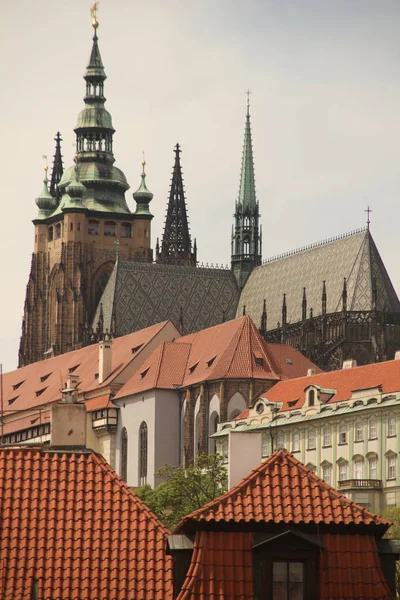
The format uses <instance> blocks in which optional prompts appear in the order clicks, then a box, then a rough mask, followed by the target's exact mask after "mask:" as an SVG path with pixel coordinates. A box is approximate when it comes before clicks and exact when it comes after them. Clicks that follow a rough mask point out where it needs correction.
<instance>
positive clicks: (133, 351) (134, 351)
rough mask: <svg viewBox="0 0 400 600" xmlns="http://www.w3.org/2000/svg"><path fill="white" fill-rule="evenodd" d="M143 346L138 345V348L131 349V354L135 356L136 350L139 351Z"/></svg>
mask: <svg viewBox="0 0 400 600" xmlns="http://www.w3.org/2000/svg"><path fill="white" fill-rule="evenodd" d="M142 346H143V344H139V346H135V347H134V348H132V354H136V352H137V351H138V350H140V348H141V347H142Z"/></svg>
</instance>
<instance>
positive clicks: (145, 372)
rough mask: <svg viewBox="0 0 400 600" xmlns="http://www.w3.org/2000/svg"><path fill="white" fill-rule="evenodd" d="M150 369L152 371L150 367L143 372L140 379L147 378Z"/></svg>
mask: <svg viewBox="0 0 400 600" xmlns="http://www.w3.org/2000/svg"><path fill="white" fill-rule="evenodd" d="M149 369H150V367H147V369H145V370H144V371H142V372H141V373H140V378H141V379H144V378H145V377H146V375H147V373H148V372H149Z"/></svg>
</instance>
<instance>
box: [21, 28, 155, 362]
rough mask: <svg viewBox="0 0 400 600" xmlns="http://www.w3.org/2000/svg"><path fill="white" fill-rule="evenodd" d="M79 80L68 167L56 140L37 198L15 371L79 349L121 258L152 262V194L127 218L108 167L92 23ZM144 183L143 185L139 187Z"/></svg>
mask: <svg viewBox="0 0 400 600" xmlns="http://www.w3.org/2000/svg"><path fill="white" fill-rule="evenodd" d="M93 28H94V36H93V45H92V51H91V55H90V59H89V64H88V67H87V69H86V73H85V76H84V79H85V83H86V95H85V98H84V102H85V106H84V108H83V110H82V111H81V112H80V114H79V116H78V123H77V126H76V128H75V133H76V156H75V164H74V165H73V166H72V167H70V168H68V169H66V170H65V171H64V172H63V167H62V158H61V145H60V140H61V138H60V135H59V134H57V137H56V152H55V156H54V166H53V172H52V178H51V184H50V191H49V189H48V179H47V170H46V175H45V179H44V189H43V192H42V193H41V195H40V196H39V197H38V198H37V200H36V203H37V205H38V208H39V213H38V216H37V217H36V219H35V220H34V221H33V223H34V227H35V242H34V252H33V255H32V263H31V271H30V275H29V281H28V285H27V291H26V300H25V307H24V318H23V324H22V336H21V343H20V350H19V366H23V365H27V364H29V363H32V362H35V361H38V360H42V359H43V358H45V357H46V356H48V355H57V354H62V353H64V352H68V351H70V350H73V349H75V348H79V347H80V346H82V345H83V344H84V343H85V342H86V341H87V337H88V335H87V334H88V324H89V323H90V322H91V320H92V318H93V315H94V313H95V309H96V306H97V304H98V302H99V299H100V297H101V294H102V292H103V290H104V288H105V286H106V283H107V280H108V278H109V276H110V273H111V271H112V269H113V266H114V262H115V256H116V250H117V246H118V253H119V256H120V257H121V259H122V260H134V261H141V262H151V261H152V250H151V248H150V233H151V229H150V228H151V219H152V215H151V213H150V212H149V210H148V203H149V201H150V200H151V197H152V195H151V194H150V192H148V190H147V188H146V185H145V176H144V169H143V174H142V185H141V187H140V188H139V190H138V191H137V192H136V193H135V200H136V203H137V209H136V212H135V213H132V212H131V211H130V210H129V208H128V205H127V203H126V200H125V192H126V191H127V190H128V189H129V185H128V183H127V181H126V178H125V175H124V174H123V173H122V171H121V170H120V169H118V168H117V167H115V166H114V154H113V135H114V132H115V130H114V128H113V125H112V119H111V115H110V113H109V112H108V111H107V110H106V109H105V107H104V104H105V101H106V99H105V97H104V82H105V79H106V74H105V71H104V66H103V63H102V59H101V55H100V50H99V46H98V37H97V28H98V22H97V19H96V18H94V21H93ZM143 186H144V187H143Z"/></svg>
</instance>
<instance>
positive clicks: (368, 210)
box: [364, 205, 372, 231]
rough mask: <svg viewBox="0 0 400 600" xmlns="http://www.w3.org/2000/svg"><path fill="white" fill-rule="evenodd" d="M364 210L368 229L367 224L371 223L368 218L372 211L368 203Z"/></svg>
mask: <svg viewBox="0 0 400 600" xmlns="http://www.w3.org/2000/svg"><path fill="white" fill-rule="evenodd" d="M364 212H366V213H367V229H368V231H369V226H370V224H371V220H370V218H369V216H370V214H371V213H372V208H370V207H369V205H368V206H367V208H366V209H365V210H364Z"/></svg>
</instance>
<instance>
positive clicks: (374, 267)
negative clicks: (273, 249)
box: [237, 229, 400, 330]
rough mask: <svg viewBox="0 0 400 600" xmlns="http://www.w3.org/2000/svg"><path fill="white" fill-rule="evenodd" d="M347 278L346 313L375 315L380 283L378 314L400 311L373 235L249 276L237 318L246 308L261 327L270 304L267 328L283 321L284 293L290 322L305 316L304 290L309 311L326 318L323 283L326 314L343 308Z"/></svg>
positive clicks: (286, 258)
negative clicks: (325, 296)
mask: <svg viewBox="0 0 400 600" xmlns="http://www.w3.org/2000/svg"><path fill="white" fill-rule="evenodd" d="M344 278H346V279H347V309H348V310H355V311H358V310H372V304H373V285H374V282H375V284H376V290H377V299H378V305H377V308H378V309H379V310H383V309H384V308H385V307H386V309H387V310H388V311H393V312H400V303H399V299H398V297H397V294H396V292H395V290H394V288H393V285H392V283H391V281H390V278H389V275H388V274H387V271H386V269H385V266H384V264H383V262H382V259H381V257H380V255H379V252H378V249H377V247H376V245H375V242H374V240H373V239H372V236H371V234H370V232H369V231H368V230H366V229H365V230H361V231H358V232H356V233H353V234H350V235H347V236H340V237H338V238H335V239H333V240H328V241H327V242H321V243H320V244H315V245H312V246H309V247H308V248H306V249H302V250H301V251H298V252H292V253H288V254H286V255H283V256H282V257H277V258H276V259H275V258H273V259H271V260H270V261H267V262H265V263H264V264H263V265H261V266H260V267H256V268H255V269H254V270H253V271H252V273H251V274H250V276H249V278H248V280H247V282H246V284H245V286H244V288H243V290H242V293H241V295H240V300H239V304H238V309H237V314H240V313H241V310H242V306H243V305H246V310H247V313H248V314H249V315H250V316H251V317H252V319H253V320H254V321H255V323H257V324H259V323H260V319H261V314H262V310H263V300H264V298H265V299H266V307H267V313H268V320H267V328H268V330H269V329H275V328H276V326H277V323H278V322H280V323H281V322H282V301H283V294H286V303H287V322H288V323H296V322H298V321H301V317H302V297H303V288H304V287H305V288H306V296H307V307H308V310H310V308H312V309H313V314H314V316H315V315H319V314H321V308H322V303H321V298H322V283H323V281H325V282H326V291H327V312H328V313H330V312H337V311H340V310H341V308H342V291H343V279H344Z"/></svg>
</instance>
